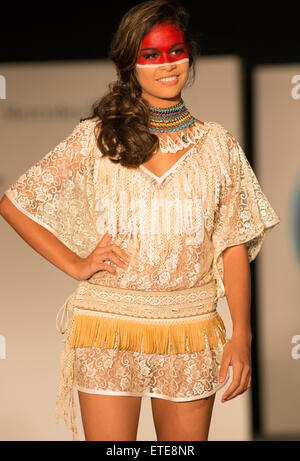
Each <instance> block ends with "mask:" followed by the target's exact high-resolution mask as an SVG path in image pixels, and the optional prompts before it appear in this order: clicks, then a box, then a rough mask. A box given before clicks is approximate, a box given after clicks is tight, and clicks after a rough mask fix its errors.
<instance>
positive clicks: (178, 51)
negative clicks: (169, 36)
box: [172, 48, 184, 56]
mask: <svg viewBox="0 0 300 461" xmlns="http://www.w3.org/2000/svg"><path fill="white" fill-rule="evenodd" d="M183 52H184V49H183V48H177V49H176V50H173V51H172V53H176V56H178V55H179V54H181V53H183Z"/></svg>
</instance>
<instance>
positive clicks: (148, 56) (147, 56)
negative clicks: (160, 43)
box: [143, 53, 158, 59]
mask: <svg viewBox="0 0 300 461" xmlns="http://www.w3.org/2000/svg"><path fill="white" fill-rule="evenodd" d="M151 56H158V53H151V54H144V55H143V58H144V59H150V58H151Z"/></svg>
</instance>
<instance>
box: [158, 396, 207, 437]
mask: <svg viewBox="0 0 300 461" xmlns="http://www.w3.org/2000/svg"><path fill="white" fill-rule="evenodd" d="M214 401H215V394H213V395H212V396H210V397H207V398H205V399H198V400H192V401H189V402H173V401H171V400H165V399H159V398H153V397H152V398H151V405H152V413H153V421H154V426H155V430H156V435H157V440H182V441H184V440H195V441H200V440H207V438H208V431H209V426H210V421H211V415H212V410H213V405H214Z"/></svg>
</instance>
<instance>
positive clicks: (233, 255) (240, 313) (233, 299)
mask: <svg viewBox="0 0 300 461" xmlns="http://www.w3.org/2000/svg"><path fill="white" fill-rule="evenodd" d="M223 264H224V287H225V293H226V299H227V302H228V306H229V310H230V314H231V318H232V323H233V332H232V338H231V339H230V340H229V341H228V343H227V344H226V346H225V348H224V353H223V359H222V366H221V370H220V382H222V381H223V380H224V379H225V377H226V374H227V370H228V367H229V365H232V367H233V380H232V383H231V385H230V386H229V387H228V389H227V390H226V392H225V393H224V394H223V397H222V402H224V401H228V400H231V399H232V398H234V397H236V396H237V395H238V394H241V393H243V392H245V391H246V390H247V389H248V388H249V387H250V384H251V341H252V334H251V327H250V298H251V274H250V265H249V260H248V255H247V248H246V246H245V244H241V245H235V246H232V247H229V248H226V250H225V251H224V253H223Z"/></svg>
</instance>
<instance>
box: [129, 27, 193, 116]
mask: <svg viewBox="0 0 300 461" xmlns="http://www.w3.org/2000/svg"><path fill="white" fill-rule="evenodd" d="M135 75H136V78H137V80H138V82H139V84H140V85H141V87H142V97H143V98H144V99H146V100H147V101H148V102H149V104H150V105H153V106H157V107H168V106H170V105H173V104H176V103H177V102H180V98H181V90H182V88H183V87H184V85H185V83H186V81H187V79H188V75H189V54H188V50H187V47H186V44H185V40H184V34H183V32H182V31H181V30H180V29H178V28H177V27H176V26H174V25H173V24H167V23H162V24H156V25H155V26H153V27H152V29H151V31H150V32H149V33H148V34H147V35H146V36H145V37H144V39H143V41H142V44H141V48H140V53H139V57H138V60H137V63H136V66H135Z"/></svg>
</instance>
